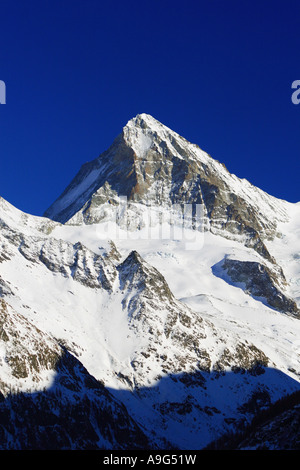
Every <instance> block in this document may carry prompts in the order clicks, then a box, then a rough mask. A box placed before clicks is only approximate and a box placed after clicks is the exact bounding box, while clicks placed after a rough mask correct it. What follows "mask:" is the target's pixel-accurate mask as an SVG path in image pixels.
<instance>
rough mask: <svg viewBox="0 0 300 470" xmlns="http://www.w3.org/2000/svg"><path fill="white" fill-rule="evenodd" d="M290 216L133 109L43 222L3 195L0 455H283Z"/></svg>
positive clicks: (295, 318) (288, 381)
mask: <svg viewBox="0 0 300 470" xmlns="http://www.w3.org/2000/svg"><path fill="white" fill-rule="evenodd" d="M299 216H300V205H299V204H292V203H289V202H287V201H284V200H279V199H276V198H275V197H273V196H271V195H269V194H267V193H265V192H264V191H262V190H261V189H259V188H257V187H255V186H253V185H252V184H251V183H250V182H248V181H247V180H245V179H240V178H238V177H237V176H235V175H232V174H230V173H229V171H228V170H227V169H226V167H225V165H224V164H223V163H220V162H218V161H217V160H215V159H214V158H212V157H211V156H210V155H209V154H208V153H206V152H205V151H203V150H201V149H200V147H199V146H198V145H196V144H193V143H190V142H188V141H187V140H186V139H184V138H183V137H181V136H180V135H179V134H177V133H176V132H174V131H172V130H171V129H169V128H168V127H166V126H164V125H163V124H162V123H160V122H159V121H157V120H156V119H154V118H153V117H152V116H149V115H147V114H140V115H138V116H136V117H135V118H133V119H131V120H130V121H129V122H128V123H127V124H126V125H125V126H124V128H123V130H122V132H121V133H120V134H119V135H118V136H117V137H116V139H115V140H114V142H113V143H112V145H111V147H109V148H108V149H107V150H106V151H104V152H103V153H101V155H100V156H99V157H98V158H96V159H94V160H92V161H90V162H89V163H86V164H84V165H83V166H82V167H81V169H79V171H78V173H77V175H75V176H74V178H73V179H72V180H71V182H70V184H69V185H68V187H67V188H66V189H65V191H64V192H63V193H62V194H61V195H60V196H58V198H57V199H56V201H54V203H53V204H52V205H51V207H49V208H48V209H47V210H46V211H45V213H44V216H43V217H36V216H32V215H30V214H25V213H23V212H21V211H20V210H18V209H17V208H15V207H13V206H12V205H11V204H10V203H9V202H7V201H5V200H4V199H0V417H1V418H0V436H1V439H0V448H1V449H2V450H9V449H53V450H54V449H77V450H83V449H84V450H86V449H105V450H110V449H114V450H128V449H130V450H132V449H152V450H162V449H181V450H190V449H199V450H200V449H204V448H209V446H211V447H214V448H222V446H223V447H224V448H228V446H231V448H232V447H234V446H236V448H246V447H247V446H248V447H251V448H266V447H267V444H266V443H267V441H269V442H272V445H271V446H270V447H272V448H275V449H276V448H278V449H279V448H280V447H281V446H282V445H283V444H282V442H285V443H286V442H287V439H285V440H283V438H282V439H281V440H278V441H277V442H276V438H275V437H274V431H273V427H272V426H271V424H270V425H268V426H267V425H265V421H264V420H266V419H267V418H268V419H269V417H270V416H272V417H273V416H274V413H273V411H272V410H275V417H276V419H275V418H274V423H275V422H276V426H277V427H278V426H279V424H278V423H279V422H280V423H281V425H282V426H283V427H284V426H288V423H289V422H290V421H289V419H288V417H289V416H293V419H294V421H295V422H296V419H298V415H297V410H298V408H299V406H298V405H299V402H298V401H297V400H298V398H299V393H298V391H299V389H300V383H299V382H300V340H299V338H300V309H299V307H300V265H299V259H300V254H299V247H300V223H299ZM290 397H293V399H290ZM295 397H296V398H295ZM283 400H284V409H283V410H281V408H280V406H281V405H280V406H279V408H278V405H277V404H278V403H280V404H281V403H283ZM276 406H277V408H276ZM278 409H279V411H278ZM276 410H277V411H276ZM295 410H296V411H295ZM267 413H273V414H267ZM260 416H261V417H262V418H259V417H260ZM281 417H282V419H281ZM280 420H281V421H280ZM294 421H293V422H294ZM255 423H259V426H260V427H259V428H257V429H259V432H260V434H259V435H260V436H261V439H263V440H264V441H265V444H266V445H265V446H264V445H263V443H262V442H259V440H258V439H254V438H253V435H255V433H254V434H253V432H254V431H253V429H256V428H254V425H255ZM257 426H258V425H257ZM274 426H275V424H274ZM268 430H269V431H270V432H271V431H272V436H269V437H268ZM295 432H296V434H297V433H298V434H297V435H298V438H297V435H296V436H295V435H294V437H293V441H292V442H293V444H291V445H290V446H291V447H294V448H296V447H297V445H298V444H297V443H299V431H297V430H296V431H295ZM251 433H252V434H251ZM280 435H281V436H283V435H288V434H287V433H284V430H282V431H281V434H280ZM234 436H237V438H235V437H234ZM229 437H230V438H229ZM238 437H239V438H238ZM284 445H286V444H284Z"/></svg>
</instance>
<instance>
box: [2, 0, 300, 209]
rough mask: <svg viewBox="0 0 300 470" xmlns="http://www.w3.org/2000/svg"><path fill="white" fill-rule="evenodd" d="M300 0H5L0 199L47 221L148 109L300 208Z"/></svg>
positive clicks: (231, 168) (240, 173) (230, 166)
mask: <svg viewBox="0 0 300 470" xmlns="http://www.w3.org/2000/svg"><path fill="white" fill-rule="evenodd" d="M299 56H300V2H299V0H284V1H279V0H251V1H248V0H242V1H241V0H207V1H201V0H198V1H196V0H194V1H191V0H185V1H184V2H183V1H180V2H179V1H174V0H173V1H168V0H159V1H157V0H151V1H149V2H141V1H140V0H139V1H130V0H127V1H121V0H116V1H106V2H102V1H96V0H60V1H57V0H49V1H48V0H39V1H31V0H27V1H26V2H24V1H20V0H14V1H13V0H0V80H3V81H4V82H5V83H6V91H7V94H6V104H5V105H0V135H1V138H0V155H1V172H0V195H1V196H2V197H4V198H5V199H7V200H8V201H9V202H11V203H12V204H14V205H15V206H16V207H18V208H19V209H22V210H24V211H25V212H30V213H32V214H36V215H41V214H42V213H43V212H44V210H45V209H46V208H47V207H48V206H49V205H50V204H51V203H52V202H53V201H54V199H56V197H57V196H59V195H60V193H61V192H62V190H63V189H64V188H65V187H66V185H67V184H68V183H69V182H70V180H71V179H72V178H73V176H74V175H75V173H77V171H78V170H79V168H80V166H81V164H83V163H85V162H86V161H90V160H92V159H94V158H96V157H97V156H98V155H99V154H100V153H102V152H103V151H104V150H106V148H107V147H108V146H109V145H110V144H111V143H112V141H113V139H114V138H115V137H116V135H117V134H119V133H120V132H121V129H122V127H123V126H124V125H125V124H126V123H127V121H128V120H129V119H131V118H132V117H134V116H135V115H136V114H138V113H148V114H151V115H152V116H153V117H155V118H156V119H158V120H159V121H161V122H162V123H164V124H165V125H167V126H168V127H171V128H172V129H173V130H175V131H176V132H178V133H179V134H181V135H183V136H184V137H185V138H186V139H188V140H190V141H191V142H193V143H196V144H198V145H199V146H200V147H201V148H202V149H203V150H205V151H207V152H208V153H210V154H211V155H212V156H213V157H214V158H216V159H217V160H219V161H221V162H223V163H225V165H226V166H227V168H228V169H229V171H231V172H232V173H235V174H236V175H237V176H239V177H243V178H247V179H248V180H249V181H251V182H252V183H253V184H255V185H257V186H259V187H260V188H261V189H263V190H265V191H267V192H269V193H270V194H273V195H274V196H276V197H279V198H282V199H286V200H288V201H291V202H297V201H299V200H300V194H299V184H298V178H299V169H300V165H299V157H300V105H298V106H296V105H294V104H293V103H292V101H291V95H292V89H291V84H292V82H293V81H294V80H300V60H299Z"/></svg>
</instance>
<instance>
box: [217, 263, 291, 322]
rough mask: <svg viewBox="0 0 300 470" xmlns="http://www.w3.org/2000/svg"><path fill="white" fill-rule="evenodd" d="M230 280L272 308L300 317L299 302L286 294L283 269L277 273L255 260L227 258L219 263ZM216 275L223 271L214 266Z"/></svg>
mask: <svg viewBox="0 0 300 470" xmlns="http://www.w3.org/2000/svg"><path fill="white" fill-rule="evenodd" d="M220 266H221V268H222V270H223V272H224V273H226V274H227V276H228V277H229V279H230V281H231V282H233V283H234V284H235V285H237V286H240V287H242V288H243V289H244V290H245V291H246V292H247V293H249V294H250V295H252V296H254V297H256V298H261V299H262V300H264V301H266V302H267V303H268V304H269V305H270V306H271V307H272V308H274V309H275V310H278V311H280V312H285V313H289V314H292V315H295V316H296V317H297V318H300V310H299V308H298V306H297V303H296V302H295V301H294V300H293V299H290V298H289V297H288V296H286V295H285V294H284V284H286V281H285V277H284V274H283V272H282V270H280V272H278V270H277V272H276V273H275V272H274V271H272V270H271V269H270V268H269V267H267V266H265V265H264V264H261V263H259V262H255V261H240V260H235V259H230V258H226V259H225V260H223V261H221V262H220V263H218V267H220ZM213 269H214V272H215V273H216V275H220V276H221V277H222V271H220V270H219V269H216V267H213Z"/></svg>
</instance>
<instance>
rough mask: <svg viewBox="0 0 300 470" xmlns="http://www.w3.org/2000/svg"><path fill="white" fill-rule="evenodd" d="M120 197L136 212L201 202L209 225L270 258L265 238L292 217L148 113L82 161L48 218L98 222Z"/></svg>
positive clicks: (204, 221) (204, 219)
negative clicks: (146, 207)
mask: <svg viewBox="0 0 300 470" xmlns="http://www.w3.org/2000/svg"><path fill="white" fill-rule="evenodd" d="M120 196H125V197H126V198H127V201H128V203H131V205H130V208H132V210H134V204H132V203H141V204H147V205H149V206H156V207H160V208H161V207H170V205H174V204H181V205H182V204H192V205H195V204H198V205H201V206H202V207H203V215H204V218H203V221H202V224H203V228H204V229H209V230H211V231H213V232H214V233H220V234H222V235H223V236H226V237H232V236H242V237H243V238H244V241H245V243H246V245H247V246H250V247H252V248H254V249H255V250H257V251H258V252H259V253H260V254H262V255H263V256H264V257H265V258H267V259H269V260H271V259H272V257H271V256H270V254H269V253H268V250H267V248H266V246H265V244H264V239H265V238H273V237H274V236H275V235H276V232H277V221H282V220H286V213H285V206H284V203H283V202H281V201H279V200H276V199H275V198H272V197H271V196H269V195H267V194H266V193H264V192H263V191H261V190H259V189H258V188H255V187H254V186H252V185H251V184H250V183H248V182H247V181H246V180H241V179H239V178H237V177H236V176H235V175H231V174H230V173H229V172H228V170H227V169H226V168H225V167H224V165H223V164H221V163H219V162H217V161H216V160H214V159H213V158H211V157H210V156H209V155H208V154H207V153H205V152H203V151H202V150H201V149H200V148H199V147H198V146H197V145H194V144H191V143H189V142H188V141H186V140H185V139H184V138H183V137H181V136H179V135H178V134H176V133H175V132H173V131H171V130H170V129H168V128H167V127H166V126H164V125H162V124H161V123H159V122H158V121H156V120H155V119H154V118H152V117H151V116H149V115H145V114H141V115H138V116H137V117H136V118H134V119H132V120H131V121H129V122H128V124H127V125H126V126H125V127H124V128H123V132H122V133H121V134H120V135H119V136H118V137H117V138H116V140H115V141H114V143H113V144H112V146H111V147H110V148H109V149H108V150H107V151H106V152H104V153H103V154H101V155H100V156H99V157H98V158H97V159H95V160H93V161H91V162H90V163H87V164H85V165H83V166H82V168H81V170H80V171H79V173H78V174H77V175H76V176H75V178H74V179H73V180H72V182H71V183H70V185H69V186H68V187H67V188H66V190H65V191H64V193H63V194H62V195H61V196H60V197H59V198H58V199H57V201H55V202H54V204H53V205H52V206H51V207H50V208H49V209H48V210H47V211H46V212H45V216H46V217H49V218H50V219H53V220H56V221H59V222H62V223H66V222H68V223H74V224H77V223H79V224H81V223H85V224H91V223H92V224H93V223H97V222H99V221H102V220H103V218H104V217H105V216H107V214H105V208H107V207H109V205H117V204H119V199H118V198H119V197H120Z"/></svg>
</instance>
